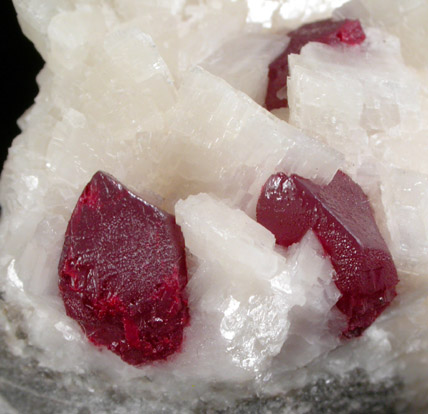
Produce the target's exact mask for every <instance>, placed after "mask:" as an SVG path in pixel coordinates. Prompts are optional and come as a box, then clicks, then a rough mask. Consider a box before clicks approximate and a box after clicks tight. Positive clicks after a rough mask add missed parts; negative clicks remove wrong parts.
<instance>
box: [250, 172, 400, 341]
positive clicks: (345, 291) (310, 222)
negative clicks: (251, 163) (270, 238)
mask: <svg viewBox="0 0 428 414" xmlns="http://www.w3.org/2000/svg"><path fill="white" fill-rule="evenodd" d="M257 221H258V222H259V223H260V224H262V225H263V226H265V227H266V228H267V229H268V230H270V231H271V232H272V233H273V234H274V235H275V237H276V241H277V243H278V244H280V245H282V246H289V245H291V244H293V243H295V242H298V241H299V240H300V239H301V238H302V237H303V236H304V234H305V233H306V232H307V231H308V230H309V229H312V230H313V232H314V233H315V235H316V236H317V237H318V239H319V241H320V242H321V244H322V246H323V248H324V251H325V253H326V254H328V255H329V256H330V258H331V262H332V264H333V267H334V269H335V271H336V276H335V283H336V286H337V288H338V289H339V291H340V292H341V294H342V296H341V298H340V299H339V301H338V303H337V307H338V309H339V310H340V311H341V312H342V313H343V314H344V315H346V317H347V320H348V325H347V327H346V329H345V330H344V331H343V332H342V335H343V336H344V337H347V338H351V337H356V336H359V335H361V334H362V332H363V331H364V330H365V329H366V328H368V327H369V326H370V325H371V324H372V323H373V322H374V320H375V319H376V318H377V317H378V316H379V315H380V314H381V313H382V312H383V310H384V309H385V308H386V307H387V306H388V305H389V304H390V303H391V301H392V300H393V298H394V297H395V296H396V290H395V286H396V285H397V283H398V277H397V270H396V268H395V265H394V262H393V260H392V257H391V254H390V252H389V250H388V247H387V246H386V243H385V241H384V240H383V238H382V236H381V234H380V232H379V229H378V227H377V225H376V222H375V219H374V216H373V212H372V209H371V206H370V203H369V200H368V198H367V196H366V195H365V194H364V192H363V191H362V189H361V188H360V186H359V185H358V184H356V183H355V182H354V181H352V179H351V178H350V177H348V176H347V175H346V174H345V173H343V172H342V171H338V172H337V173H336V175H335V177H334V178H333V180H332V181H331V182H330V183H329V184H328V185H326V186H320V185H317V184H315V183H313V182H312V181H310V180H307V179H305V178H302V177H299V176H297V175H291V176H287V175H286V174H283V173H278V174H274V175H272V176H271V177H270V178H269V179H268V181H267V182H266V184H265V185H264V186H263V189H262V192H261V195H260V198H259V200H258V204H257Z"/></svg>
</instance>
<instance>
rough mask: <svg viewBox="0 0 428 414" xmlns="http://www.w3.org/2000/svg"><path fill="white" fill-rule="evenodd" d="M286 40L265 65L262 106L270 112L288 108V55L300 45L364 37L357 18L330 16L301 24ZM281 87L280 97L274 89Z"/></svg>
mask: <svg viewBox="0 0 428 414" xmlns="http://www.w3.org/2000/svg"><path fill="white" fill-rule="evenodd" d="M288 36H289V38H290V42H289V44H288V46H287V47H286V49H285V50H284V51H283V52H282V53H281V54H280V55H279V56H278V57H277V58H276V59H275V60H274V61H272V62H271V64H270V65H269V74H268V77H269V80H268V87H267V93H266V99H265V106H266V108H267V109H268V110H269V111H271V110H272V109H277V108H286V107H288V102H287V98H286V96H287V93H286V91H287V77H288V76H289V74H290V70H289V66H288V55H290V54H291V53H296V54H299V53H300V51H301V50H302V47H303V46H305V45H306V44H308V43H309V42H318V43H325V44H327V45H332V46H334V45H336V44H339V43H344V44H347V45H358V44H360V43H362V42H363V41H364V39H365V38H366V36H365V34H364V31H363V28H362V27H361V24H360V22H359V21H358V20H348V19H346V20H340V21H334V20H332V19H327V20H321V21H319V22H314V23H309V24H305V25H303V26H300V27H299V28H298V29H296V30H293V31H292V32H290V33H289V34H288ZM281 90H283V91H282V92H283V97H279V96H278V92H279V91H281Z"/></svg>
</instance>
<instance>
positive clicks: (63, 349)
mask: <svg viewBox="0 0 428 414" xmlns="http://www.w3.org/2000/svg"><path fill="white" fill-rule="evenodd" d="M268 3H269V4H268ZM303 3H305V4H303ZM310 3H311V4H312V5H313V8H308V7H306V6H307V4H306V2H295V1H291V0H290V1H278V2H276V1H271V2H266V4H264V7H260V4H261V3H260V2H255V1H250V0H248V1H243V0H237V1H232V0H230V1H228V0H224V1H221V2H219V1H214V0H205V1H200V2H193V1H186V0H174V1H167V0H165V1H156V2H154V1H149V0H145V1H137V0H120V1H114V0H112V1H109V2H104V1H90V0H79V1H70V0H59V1H58V0H55V1H46V0H43V1H42V0H15V1H14V4H15V7H16V10H17V12H18V18H19V21H20V23H21V26H22V28H23V31H24V33H25V34H26V35H27V36H28V37H29V38H30V39H31V40H32V41H33V42H34V44H35V45H36V47H37V49H38V50H39V52H40V53H41V55H42V56H43V58H44V59H45V61H46V65H45V68H44V69H43V70H42V72H41V73H40V74H39V76H38V83H39V86H40V92H39V95H38V97H37V99H36V103H35V105H34V106H33V107H32V108H30V109H29V110H28V111H27V112H26V113H25V114H24V115H23V116H22V117H21V119H20V120H19V125H20V127H21V129H22V131H23V132H22V134H21V135H20V136H19V137H17V138H16V139H15V141H14V143H13V146H12V148H11V149H10V153H9V159H8V161H7V163H6V165H5V167H4V170H3V172H2V178H1V184H0V203H1V205H2V209H3V210H2V218H1V223H0V226H1V227H0V243H1V255H0V266H1V274H0V278H1V279H0V280H1V290H2V292H3V293H4V299H5V301H4V305H3V312H2V314H1V321H2V326H3V328H4V330H5V332H6V334H7V335H6V338H7V342H8V345H9V346H10V349H11V350H12V351H13V352H14V353H15V355H23V356H26V355H31V356H33V357H35V358H37V361H38V362H39V364H40V365H41V366H42V367H46V368H49V369H53V370H55V371H58V372H61V373H63V375H64V378H69V377H67V375H72V374H78V375H79V376H83V377H86V378H91V379H93V381H95V383H96V381H97V379H100V381H101V382H105V383H108V384H112V385H114V386H115V387H118V389H122V390H131V389H132V390H133V391H134V396H132V394H131V395H130V394H128V398H130V399H131V400H132V398H140V399H141V401H140V400H139V404H136V405H132V404H131V405H127V406H130V407H134V408H131V410H128V412H132V410H133V409H135V412H138V410H140V411H141V407H142V406H144V407H145V408H147V412H151V411H150V410H152V411H153V412H156V410H158V412H159V409H160V407H170V409H171V412H174V410H175V408H174V406H175V405H174V404H177V401H178V400H180V404H182V405H181V406H180V408H176V411H179V412H186V411H185V410H188V411H192V410H193V408H194V407H195V404H196V402H197V401H202V400H203V401H205V402H208V403H210V404H219V403H218V401H221V402H222V403H225V404H232V405H233V401H234V400H236V398H238V397H239V398H245V397H250V396H252V395H254V393H255V392H257V393H258V395H261V396H264V397H268V396H276V395H279V394H282V395H286V394H287V393H288V392H289V391H291V390H293V389H299V388H303V387H305V386H307V385H308V384H311V383H313V382H315V381H317V380H318V379H319V378H325V377H326V376H332V377H334V378H339V380H340V378H348V377H349V375H350V374H351V372H353V370H355V369H358V370H362V371H363V372H365V375H367V378H369V381H370V382H371V383H372V384H373V387H377V386H378V384H383V383H387V382H388V381H392V380H394V381H398V382H399V383H400V384H402V387H403V389H402V390H401V392H400V396H399V397H397V401H398V402H397V407H399V406H400V405H399V404H401V406H407V407H411V408H408V409H409V410H410V409H412V410H413V409H414V410H415V412H418V411H417V410H419V412H420V410H423V409H424V407H427V405H428V401H427V397H426V395H427V391H428V386H427V384H428V378H427V375H428V374H427V373H428V323H427V318H426V313H427V311H428V302H427V300H428V299H427V298H428V271H427V268H428V260H427V257H428V221H427V218H428V214H427V213H428V211H427V209H428V207H427V206H428V170H427V167H426V165H427V164H426V161H427V160H428V153H427V148H428V57H427V55H426V54H425V51H426V50H427V48H426V47H425V46H424V45H425V44H426V39H427V38H428V33H427V31H428V28H427V27H428V26H427V25H426V24H423V22H424V21H427V20H428V17H427V15H428V2H427V1H425V0H421V1H417V0H415V1H412V2H409V3H406V5H403V4H402V3H401V2H400V1H399V0H393V1H386V0H385V1H381V0H375V1H368V0H367V1H365V0H362V1H352V2H350V3H348V4H346V5H344V6H343V7H341V8H340V9H338V10H336V11H335V12H334V16H335V17H337V18H341V19H343V18H349V19H359V20H360V21H361V22H362V24H363V27H364V30H365V33H366V35H367V39H366V41H365V42H364V43H363V44H361V45H359V46H353V47H352V48H346V47H341V46H338V47H330V46H328V45H324V44H318V43H309V44H308V45H306V46H304V47H303V48H302V50H301V52H300V54H299V55H291V56H290V58H289V68H290V78H289V80H288V97H287V98H288V103H289V113H288V112H287V111H285V110H279V111H275V113H274V114H271V113H269V112H267V111H266V110H265V109H264V108H263V107H262V104H263V102H264V98H265V91H266V87H267V73H268V66H269V63H270V62H271V61H272V60H273V59H275V57H277V56H278V55H279V54H280V53H281V52H282V51H283V50H284V48H286V46H287V42H288V39H287V37H286V35H285V33H286V32H287V31H288V30H290V29H294V28H296V27H297V26H298V25H299V24H300V23H301V22H302V21H305V22H306V21H310V20H314V19H318V18H324V17H329V16H330V15H331V14H332V9H333V7H335V6H340V5H341V4H342V3H343V2H333V1H331V2H328V1H322V0H320V1H317V2H310ZM423 16H425V20H423ZM219 28H221V30H220V29H219ZM275 115H277V116H275ZM339 168H340V169H342V170H344V171H345V172H346V173H347V174H349V175H350V176H351V177H352V178H353V179H354V180H355V181H356V182H358V183H359V184H360V185H361V186H362V187H363V189H364V190H365V192H366V194H368V196H369V198H370V200H371V203H372V206H373V208H374V211H375V216H376V219H377V223H378V225H379V227H380V230H381V233H382V236H383V237H384V238H385V240H386V241H387V244H388V247H389V249H390V250H391V253H392V255H393V258H394V261H395V263H396V265H397V269H398V273H399V278H400V284H399V285H398V293H399V295H398V297H397V299H396V300H395V302H394V303H393V304H392V305H391V307H390V308H388V309H387V310H386V311H385V312H384V314H383V315H382V316H381V317H380V318H379V319H378V320H377V321H376V322H375V323H374V324H373V325H372V326H371V327H370V328H369V329H368V330H367V331H366V332H365V333H364V335H363V336H362V337H361V338H359V339H355V340H352V341H349V342H346V343H340V341H339V339H338V334H339V333H340V332H341V331H342V329H343V327H344V320H343V318H342V316H341V314H340V313H338V312H337V311H336V310H335V304H336V302H337V301H338V299H339V297H340V292H339V291H338V289H337V288H336V285H335V283H334V282H333V277H334V272H333V268H332V266H331V263H330V260H329V258H328V257H326V256H325V255H324V253H323V250H322V248H321V246H320V244H319V242H318V241H317V239H316V238H315V237H314V235H313V233H312V232H311V231H309V232H308V233H307V234H306V235H305V237H304V238H303V239H302V241H301V242H299V243H297V244H295V245H293V246H292V247H290V248H288V250H283V249H281V248H278V247H277V246H275V238H274V236H273V235H272V233H270V232H269V231H268V230H267V229H265V228H264V227H262V226H261V225H259V224H258V223H256V221H255V213H256V203H257V199H258V197H259V195H260V190H261V188H262V186H263V184H264V183H265V182H266V180H267V179H268V178H269V177H270V176H271V175H272V174H274V173H277V172H284V173H286V174H288V175H291V174H298V175H300V176H302V177H305V178H308V179H311V180H313V181H314V182H315V183H317V184H320V185H325V184H328V183H329V182H330V180H331V179H332V178H333V176H334V175H335V174H336V172H337V170H338V169H339ZM98 170H103V171H107V172H108V173H110V174H112V175H113V176H115V177H116V178H117V179H118V180H119V181H121V182H122V183H124V184H125V185H126V186H128V187H129V188H130V189H131V190H133V191H135V193H137V194H139V195H141V196H142V197H143V198H144V199H145V200H147V201H148V202H150V203H153V204H154V205H157V206H159V207H160V208H163V209H164V210H166V211H167V212H169V213H173V214H175V215H176V220H177V223H178V224H179V225H180V227H181V229H182V231H183V235H184V239H185V243H186V248H187V256H188V263H187V266H188V271H189V283H188V287H187V293H188V297H189V310H190V317H191V324H190V325H189V326H188V328H186V329H185V331H184V341H183V346H182V351H181V352H180V353H178V354H175V355H174V356H173V357H172V358H170V359H168V361H167V362H165V363H159V364H154V365H149V366H146V367H143V368H141V369H137V368H134V367H131V366H127V365H125V364H124V363H123V362H122V361H121V360H120V358H119V357H117V356H116V355H113V354H111V353H109V352H104V351H101V350H99V349H97V348H96V347H94V346H93V345H91V344H90V343H88V341H87V340H86V338H85V337H84V334H83V333H82V332H81V330H80V328H79V326H78V325H77V323H76V322H74V321H73V320H71V319H69V318H68V317H66V315H65V312H64V308H63V304H62V301H61V298H60V296H59V293H58V284H57V283H58V282H57V280H58V276H57V264H58V260H59V257H60V253H61V247H62V245H63V239H64V234H65V231H66V227H67V222H68V220H69V219H70V216H71V213H72V210H73V208H74V205H75V204H76V201H77V199H78V197H79V194H80V193H81V191H82V189H83V188H84V186H85V185H86V183H87V182H88V181H89V180H90V178H91V177H92V175H93V174H94V173H95V172H96V171H98ZM13 315H15V316H13ZM16 315H18V316H16ZM22 333H24V335H22ZM22 338H24V339H22ZM135 395H138V397H137V396H135ZM132 401H134V400H132ZM154 401H157V402H156V403H155V402H154ZM403 404H404V405H403ZM406 404H407V405H406ZM123 405H126V404H125V403H123ZM300 409H301V412H310V411H304V409H305V405H304V404H303V405H302V407H301V408H300ZM64 410H65V411H64V412H67V410H69V412H72V409H71V408H70V407H69V408H65V409H64ZM284 412H286V411H284ZM408 412H410V411H408Z"/></svg>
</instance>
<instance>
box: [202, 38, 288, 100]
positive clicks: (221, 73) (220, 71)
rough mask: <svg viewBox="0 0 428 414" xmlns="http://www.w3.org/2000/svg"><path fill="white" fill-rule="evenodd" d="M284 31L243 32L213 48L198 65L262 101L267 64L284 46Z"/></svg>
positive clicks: (266, 76)
mask: <svg viewBox="0 0 428 414" xmlns="http://www.w3.org/2000/svg"><path fill="white" fill-rule="evenodd" d="M288 41H289V39H288V37H287V36H285V35H284V34H271V33H245V34H243V35H242V34H241V35H239V36H235V37H234V38H232V39H231V40H229V41H228V42H226V43H225V44H224V45H222V47H221V48H220V49H219V50H216V51H215V52H214V53H213V54H212V55H210V56H209V57H208V58H207V59H205V60H204V61H203V62H201V66H202V67H203V68H204V69H206V70H207V71H208V72H210V73H212V74H213V75H216V76H218V77H220V78H223V79H224V80H225V81H226V82H228V83H229V84H230V85H232V86H233V87H234V88H236V89H238V90H240V91H242V92H245V93H246V94H247V95H248V96H249V97H251V98H253V99H254V100H255V101H256V102H257V103H258V104H259V105H262V106H263V105H264V101H265V96H266V88H267V81H268V67H269V64H270V63H271V62H272V61H273V60H274V59H275V58H276V57H277V56H278V55H279V54H280V53H281V52H282V51H283V50H284V49H285V48H286V47H287V44H288Z"/></svg>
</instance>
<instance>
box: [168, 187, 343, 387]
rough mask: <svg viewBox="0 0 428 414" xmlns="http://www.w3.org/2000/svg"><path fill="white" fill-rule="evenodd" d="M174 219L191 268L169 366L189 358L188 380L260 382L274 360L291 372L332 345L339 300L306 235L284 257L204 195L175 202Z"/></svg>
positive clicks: (267, 237) (262, 234)
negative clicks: (184, 318) (176, 352)
mask: <svg viewBox="0 0 428 414" xmlns="http://www.w3.org/2000/svg"><path fill="white" fill-rule="evenodd" d="M175 213H176V220H177V223H178V224H179V225H180V227H181V229H182V231H183V235H184V238H185V242H186V247H187V249H188V250H189V253H191V255H192V257H193V259H192V266H194V271H193V272H192V277H191V279H190V282H189V285H188V291H189V299H190V310H191V318H192V323H191V326H190V328H189V329H188V331H187V333H186V343H185V345H184V352H183V354H182V355H181V356H179V357H178V360H177V361H176V362H177V363H180V360H181V359H184V360H186V358H189V357H190V359H191V361H192V374H193V375H194V376H198V375H201V374H203V375H204V377H205V378H211V379H213V378H214V379H216V380H223V381H226V380H228V379H229V380H230V379H231V378H233V379H234V380H235V381H243V380H245V379H250V378H258V379H263V377H265V376H266V372H267V370H266V367H268V366H269V365H270V363H271V361H272V358H273V357H275V356H277V359H276V360H275V362H274V365H276V366H277V367H278V366H281V368H277V369H278V370H293V369H295V368H297V367H301V366H303V365H305V364H307V363H308V362H310V361H311V360H313V359H314V358H315V357H317V356H318V355H320V354H321V353H323V352H326V351H327V350H330V349H332V348H334V347H336V346H337V344H338V340H337V335H338V333H339V332H340V327H341V324H340V323H337V320H335V319H337V316H336V315H333V316H332V315H331V309H332V307H334V305H335V303H336V302H337V300H338V299H339V296H340V293H339V291H338V290H337V288H336V286H335V284H334V282H333V280H332V275H333V269H332V267H331V264H330V261H329V260H328V259H327V258H324V257H323V254H322V248H321V246H320V245H319V243H318V241H317V240H316V239H315V237H314V236H313V234H312V233H311V232H310V233H308V235H307V236H306V237H305V238H304V239H303V241H302V242H301V243H300V244H299V245H296V246H295V247H294V248H293V249H291V250H290V251H289V252H288V253H287V255H286V257H284V256H282V255H281V254H279V253H278V252H277V251H276V250H275V238H274V236H273V234H271V233H270V232H269V231H268V230H267V229H265V228H264V227H263V226H261V225H260V224H258V223H257V222H255V221H253V220H252V219H250V218H249V217H248V216H247V215H246V214H245V213H244V212H242V211H241V210H237V209H232V208H230V207H228V206H227V205H226V204H224V203H223V202H221V201H218V200H217V199H215V198H212V197H211V196H209V195H207V194H199V195H197V196H190V197H188V198H187V199H186V200H184V201H182V200H181V201H179V202H178V203H177V204H176V207H175ZM329 321H330V322H331V321H334V322H336V323H335V324H333V325H334V326H336V329H335V330H333V331H332V330H331V328H330V327H329ZM199 371H201V372H199Z"/></svg>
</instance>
